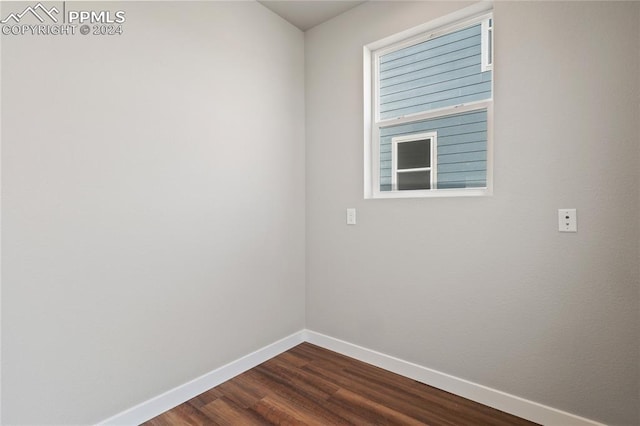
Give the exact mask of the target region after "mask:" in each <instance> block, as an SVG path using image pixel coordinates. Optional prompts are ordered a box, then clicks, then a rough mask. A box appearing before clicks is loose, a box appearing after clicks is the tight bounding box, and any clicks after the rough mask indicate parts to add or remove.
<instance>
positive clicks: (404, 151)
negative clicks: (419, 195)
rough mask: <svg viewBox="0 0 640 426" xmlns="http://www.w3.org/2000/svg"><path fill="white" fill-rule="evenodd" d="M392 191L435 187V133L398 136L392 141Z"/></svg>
mask: <svg viewBox="0 0 640 426" xmlns="http://www.w3.org/2000/svg"><path fill="white" fill-rule="evenodd" d="M391 144H392V147H393V149H392V156H391V158H392V159H393V163H392V172H391V188H390V189H391V190H392V191H393V190H398V191H407V190H415V189H431V188H433V187H434V179H433V178H434V176H435V173H436V165H435V155H433V154H434V152H435V146H436V134H435V133H421V134H417V135H408V136H396V137H394V138H392V139H391Z"/></svg>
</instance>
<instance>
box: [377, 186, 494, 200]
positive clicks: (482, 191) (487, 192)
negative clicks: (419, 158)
mask: <svg viewBox="0 0 640 426" xmlns="http://www.w3.org/2000/svg"><path fill="white" fill-rule="evenodd" d="M491 195H493V191H491V189H489V188H470V189H433V190H424V191H419V190H418V191H380V192H374V193H373V194H372V195H369V196H366V195H365V199H369V200H376V199H383V198H441V197H488V196H491Z"/></svg>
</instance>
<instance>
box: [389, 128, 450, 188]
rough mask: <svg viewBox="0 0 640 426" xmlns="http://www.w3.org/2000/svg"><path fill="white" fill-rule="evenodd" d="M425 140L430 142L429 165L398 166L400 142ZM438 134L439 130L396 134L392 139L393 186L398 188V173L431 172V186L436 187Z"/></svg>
mask: <svg viewBox="0 0 640 426" xmlns="http://www.w3.org/2000/svg"><path fill="white" fill-rule="evenodd" d="M417 141H425V142H428V143H429V165H428V166H425V167H414V168H402V169H399V168H398V144H401V143H405V142H417ZM437 141H438V134H437V132H427V133H418V134H411V135H403V136H396V137H394V138H392V139H391V144H392V145H391V146H392V148H391V188H392V190H393V191H397V190H398V173H411V172H427V171H428V172H429V188H430V189H436V188H437V185H438V180H437V173H438V156H437V153H438V149H437V145H438V142H437Z"/></svg>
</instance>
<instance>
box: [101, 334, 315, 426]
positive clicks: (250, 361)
mask: <svg viewBox="0 0 640 426" xmlns="http://www.w3.org/2000/svg"><path fill="white" fill-rule="evenodd" d="M305 336H306V333H305V331H304V330H302V331H298V332H297V333H294V334H292V335H290V336H288V337H285V338H284V339H281V340H278V341H277V342H275V343H272V344H270V345H268V346H265V347H264V348H261V349H258V350H257V351H255V352H252V353H250V354H249V355H246V356H243V357H242V358H240V359H237V360H235V361H232V362H230V363H229V364H226V365H223V366H222V367H220V368H216V369H215V370H213V371H211V372H209V373H206V374H204V375H202V376H200V377H198V378H196V379H193V380H191V381H190V382H187V383H185V384H183V385H180V386H178V387H176V388H173V389H171V390H169V391H167V392H165V393H163V394H161V395H158V396H156V397H155V398H152V399H150V400H148V401H145V402H143V403H141V404H138V405H136V406H135V407H132V408H130V409H128V410H126V411H123V412H122V413H120V414H116V415H115V416H113V417H109V418H108V419H106V420H104V421H102V422H100V423H99V425H104V426H107V425H139V424H140V423H144V422H146V421H147V420H150V419H152V418H154V417H156V416H157V415H159V414H162V413H164V412H165V411H167V410H170V409H172V408H173V407H175V406H177V405H180V404H182V403H183V402H185V401H188V400H190V399H191V398H193V397H195V396H197V395H200V394H201V393H203V392H206V391H207V390H209V389H211V388H213V387H215V386H218V385H219V384H221V383H224V382H226V381H227V380H229V379H232V378H234V377H235V376H237V375H239V374H241V373H244V372H245V371H247V370H250V369H251V368H253V367H255V366H257V365H258V364H261V363H263V362H265V361H267V360H269V359H271V358H273V357H274V356H277V355H280V354H281V353H282V352H285V351H287V350H289V349H291V348H292V347H294V346H296V345H299V344H300V343H302V342H304V341H305Z"/></svg>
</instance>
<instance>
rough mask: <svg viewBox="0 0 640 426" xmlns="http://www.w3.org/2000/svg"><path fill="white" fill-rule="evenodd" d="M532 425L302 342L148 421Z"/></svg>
mask: <svg viewBox="0 0 640 426" xmlns="http://www.w3.org/2000/svg"><path fill="white" fill-rule="evenodd" d="M262 424H277V425H347V424H353V425H374V424H375V425H425V424H426V425H434V426H435V425H533V424H535V423H531V422H529V421H526V420H523V419H521V418H518V417H514V416H512V415H510V414H506V413H503V412H501V411H498V410H495V409H493V408H490V407H487V406H485V405H481V404H478V403H476V402H473V401H470V400H468V399H464V398H461V397H459V396H456V395H453V394H450V393H448V392H444V391H441V390H439V389H436V388H433V387H431V386H427V385H424V384H422V383H418V382H416V381H414V380H411V379H408V378H406V377H402V376H399V375H397V374H394V373H391V372H389V371H386V370H382V369H380V368H377V367H374V366H372V365H369V364H365V363H363V362H360V361H356V360H354V359H351V358H348V357H345V356H343V355H340V354H337V353H335V352H331V351H328V350H326V349H323V348H320V347H318V346H314V345H312V344H310V343H303V344H301V345H298V346H296V347H295V348H293V349H291V350H289V351H287V352H285V353H283V354H280V355H278V356H277V357H275V358H272V359H270V360H269V361H267V362H265V363H263V364H260V365H259V366H257V367H255V368H253V369H251V370H249V371H247V372H245V373H243V374H241V375H239V376H237V377H235V378H233V379H231V380H229V381H227V382H225V383H223V384H221V385H220V386H217V387H215V388H213V389H211V390H209V391H207V392H205V393H203V394H201V395H198V396H197V397H195V398H193V399H191V400H189V401H187V402H185V403H184V404H182V405H179V406H177V407H176V408H174V409H172V410H170V411H167V412H166V413H164V414H161V415H160V416H158V417H155V418H153V419H151V420H150V421H148V422H147V423H145V425H147V426H161V425H262Z"/></svg>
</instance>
